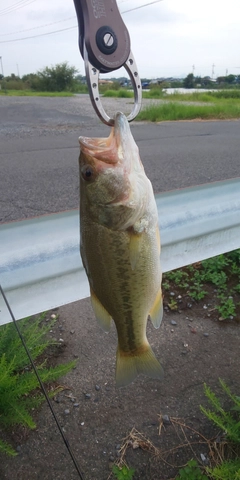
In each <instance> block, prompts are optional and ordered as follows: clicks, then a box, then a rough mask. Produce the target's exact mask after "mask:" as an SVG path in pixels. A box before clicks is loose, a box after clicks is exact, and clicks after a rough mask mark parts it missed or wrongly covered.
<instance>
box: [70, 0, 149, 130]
mask: <svg viewBox="0 0 240 480" xmlns="http://www.w3.org/2000/svg"><path fill="white" fill-rule="evenodd" d="M74 4H75V8H76V13H77V17H78V24H79V48H80V52H81V55H82V57H83V59H84V63H85V70H86V78H87V83H88V88H89V94H90V99H91V102H92V105H93V108H94V109H95V111H96V113H97V115H98V116H99V118H100V119H101V120H102V122H104V123H105V124H106V125H113V124H114V118H111V117H109V116H108V115H107V113H106V112H105V110H104V108H103V105H102V102H101V100H100V94H99V87H98V85H99V73H107V72H112V71H114V70H117V69H119V68H120V67H122V66H124V67H125V69H126V71H127V72H128V74H129V76H130V79H131V82H132V85H133V90H134V107H133V110H132V112H131V113H130V115H129V116H128V117H127V118H128V121H129V122H130V121H132V120H133V119H134V118H135V117H136V116H137V114H138V113H139V110H140V108H141V100H142V86H141V81H140V77H139V74H138V70H137V66H136V62H135V60H134V57H133V55H132V52H131V51H130V37H129V33H128V30H127V28H126V26H125V24H124V22H123V20H122V17H121V15H120V12H119V10H118V6H117V3H116V0H74Z"/></svg>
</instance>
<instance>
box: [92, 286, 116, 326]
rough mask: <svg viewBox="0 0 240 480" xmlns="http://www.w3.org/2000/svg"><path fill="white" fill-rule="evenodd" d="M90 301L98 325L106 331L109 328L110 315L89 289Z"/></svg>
mask: <svg viewBox="0 0 240 480" xmlns="http://www.w3.org/2000/svg"><path fill="white" fill-rule="evenodd" d="M91 303H92V308H93V311H94V313H95V317H96V319H97V321H98V323H99V325H100V327H101V328H102V329H103V330H104V332H106V333H108V332H109V331H110V328H111V320H112V317H111V315H109V313H108V312H107V310H106V309H105V308H104V307H103V305H102V304H101V302H100V301H99V300H98V298H97V297H96V295H95V293H94V292H93V291H92V290H91Z"/></svg>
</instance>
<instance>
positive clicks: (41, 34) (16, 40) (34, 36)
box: [0, 25, 77, 43]
mask: <svg viewBox="0 0 240 480" xmlns="http://www.w3.org/2000/svg"><path fill="white" fill-rule="evenodd" d="M73 28H77V25H74V26H73V27H67V28H61V30H54V32H47V33H39V34H38V35H32V36H30V37H23V38H14V39H13V40H1V41H0V43H9V42H18V41H20V40H28V39H29V38H36V37H44V36H45V35H52V34H53V33H59V32H64V31H65V30H72V29H73Z"/></svg>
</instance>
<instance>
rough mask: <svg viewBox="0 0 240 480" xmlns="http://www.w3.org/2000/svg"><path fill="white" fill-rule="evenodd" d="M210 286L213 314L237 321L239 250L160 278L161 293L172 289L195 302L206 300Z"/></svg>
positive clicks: (239, 286) (239, 281)
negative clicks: (234, 318) (161, 281)
mask: <svg viewBox="0 0 240 480" xmlns="http://www.w3.org/2000/svg"><path fill="white" fill-rule="evenodd" d="M211 286H214V287H216V288H215V290H214V292H215V295H214V296H213V297H212V298H213V299H214V302H215V305H214V308H213V309H212V311H215V312H216V311H217V312H218V313H219V317H220V318H221V319H227V318H229V317H232V316H233V317H236V316H237V312H238V307H239V305H240V303H239V302H237V296H238V295H239V293H240V249H238V250H235V251H233V252H229V253H226V254H224V255H218V256H217V257H213V258H209V259H208V260H204V261H202V262H198V263H196V264H193V265H189V266H187V267H184V268H180V269H178V270H174V271H172V272H167V273H165V274H164V276H163V289H165V287H166V290H167V291H169V290H170V289H171V290H174V289H175V290H178V291H179V292H180V293H181V294H182V293H183V291H184V290H185V294H186V295H189V296H190V297H191V298H192V299H193V300H195V301H200V300H202V299H203V298H205V297H206V296H207V294H208V289H209V287H211ZM207 287H208V288H207Z"/></svg>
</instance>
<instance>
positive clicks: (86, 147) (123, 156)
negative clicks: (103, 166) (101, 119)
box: [79, 112, 138, 164]
mask: <svg viewBox="0 0 240 480" xmlns="http://www.w3.org/2000/svg"><path fill="white" fill-rule="evenodd" d="M79 143H80V148H81V151H82V152H83V153H85V154H86V155H90V156H91V157H94V158H95V159H96V160H101V161H104V162H105V163H112V164H116V163H119V162H120V163H123V162H125V161H126V160H127V159H129V157H131V155H132V154H133V153H134V152H136V150H137V152H138V147H137V145H136V143H135V141H134V138H133V136H132V134H131V130H130V126H129V123H128V120H127V118H126V116H125V115H124V114H123V113H122V112H117V113H116V115H115V122H114V126H113V127H112V129H111V132H110V135H109V137H107V138H89V137H79Z"/></svg>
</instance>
